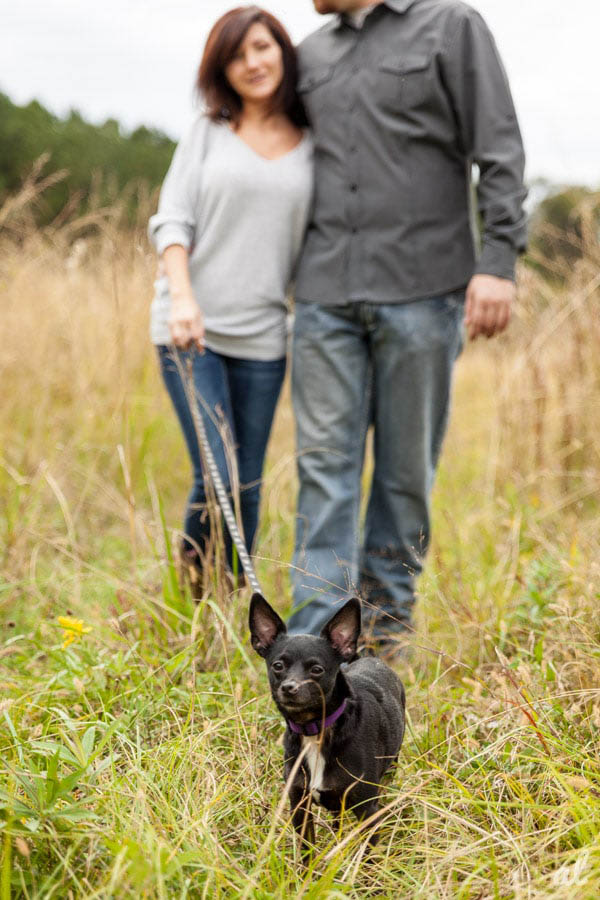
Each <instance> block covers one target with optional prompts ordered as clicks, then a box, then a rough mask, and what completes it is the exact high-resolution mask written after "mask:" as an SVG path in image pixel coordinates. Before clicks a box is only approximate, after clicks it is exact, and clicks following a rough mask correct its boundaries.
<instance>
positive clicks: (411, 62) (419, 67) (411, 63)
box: [379, 56, 430, 75]
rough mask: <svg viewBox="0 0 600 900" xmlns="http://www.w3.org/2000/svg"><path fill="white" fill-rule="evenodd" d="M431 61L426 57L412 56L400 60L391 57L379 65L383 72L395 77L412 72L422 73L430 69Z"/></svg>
mask: <svg viewBox="0 0 600 900" xmlns="http://www.w3.org/2000/svg"><path fill="white" fill-rule="evenodd" d="M429 63H430V59H429V58H428V57H425V56H411V57H406V56H405V57H404V58H402V59H398V57H391V58H390V59H384V60H383V61H382V62H380V63H379V68H380V69H381V70H382V71H383V72H391V73H392V74H393V75H408V74H410V73H411V72H422V71H424V70H425V69H428V68H429Z"/></svg>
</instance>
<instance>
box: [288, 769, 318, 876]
mask: <svg viewBox="0 0 600 900" xmlns="http://www.w3.org/2000/svg"><path fill="white" fill-rule="evenodd" d="M311 805H312V802H311V796H310V794H306V793H305V792H304V791H303V790H302V789H301V788H296V787H293V788H292V789H291V790H290V806H291V809H292V822H293V824H294V828H295V829H296V832H297V833H298V836H299V837H300V841H301V844H302V858H303V859H305V858H306V857H307V856H309V855H310V853H311V850H312V845H313V844H314V842H315V823H314V818H313V814H312V810H311Z"/></svg>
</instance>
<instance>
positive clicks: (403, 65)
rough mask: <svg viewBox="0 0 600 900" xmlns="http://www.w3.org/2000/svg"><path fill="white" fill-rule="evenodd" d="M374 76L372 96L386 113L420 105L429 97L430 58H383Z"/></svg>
mask: <svg viewBox="0 0 600 900" xmlns="http://www.w3.org/2000/svg"><path fill="white" fill-rule="evenodd" d="M376 77H377V85H376V87H375V90H376V95H377V97H378V99H379V100H380V102H381V105H382V106H383V107H384V108H385V109H386V110H389V111H390V112H400V111H402V110H409V109H413V108H415V107H419V106H422V105H423V104H426V103H427V102H428V100H429V99H430V98H431V94H432V89H433V86H432V64H431V58H430V57H425V56H413V57H403V58H400V59H399V58H398V57H386V58H385V59H383V60H382V61H381V62H380V63H379V64H378V66H377V73H376Z"/></svg>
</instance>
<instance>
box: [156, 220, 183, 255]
mask: <svg viewBox="0 0 600 900" xmlns="http://www.w3.org/2000/svg"><path fill="white" fill-rule="evenodd" d="M152 240H153V242H154V246H155V247H156V252H157V253H158V255H159V256H162V254H163V253H164V252H165V250H166V249H167V247H170V246H171V245H172V244H181V246H182V247H185V249H186V250H189V249H190V247H191V246H192V240H191V235H190V233H189V231H188V229H187V228H186V227H185V226H184V225H175V224H172V223H169V224H168V225H159V227H158V228H157V229H156V230H155V231H154V233H153V234H152Z"/></svg>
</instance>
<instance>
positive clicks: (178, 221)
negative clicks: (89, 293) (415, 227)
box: [150, 6, 312, 581]
mask: <svg viewBox="0 0 600 900" xmlns="http://www.w3.org/2000/svg"><path fill="white" fill-rule="evenodd" d="M196 87H197V89H198V91H199V93H200V95H201V97H202V99H203V102H204V104H205V112H204V113H203V115H201V116H199V117H198V119H197V120H196V121H195V122H194V124H193V126H192V128H191V130H190V132H189V133H188V135H187V136H186V138H185V139H184V140H182V141H181V143H180V144H179V145H178V147H177V150H176V151H175V155H174V157H173V161H172V163H171V167H170V169H169V172H168V174H167V177H166V179H165V182H164V184H163V187H162V191H161V195H160V202H159V208H158V213H157V214H156V215H155V216H153V217H152V219H151V220H150V235H151V238H152V240H153V242H154V244H155V246H156V249H157V251H158V253H159V255H160V259H161V262H160V270H159V275H160V276H161V277H159V279H158V281H157V284H156V295H155V298H154V302H153V304H152V319H151V332H152V340H153V342H154V343H155V344H156V345H157V348H158V354H159V359H160V365H161V370H162V375H163V379H164V382H165V385H166V388H167V390H168V392H169V395H170V397H171V400H172V401H173V405H174V407H175V411H176V413H177V415H178V417H179V421H180V423H181V427H182V429H183V434H184V437H185V440H186V443H187V447H188V451H189V454H190V457H191V460H192V464H193V471H194V483H193V487H192V491H191V494H190V496H189V500H188V507H187V513H186V518H185V526H184V532H185V537H184V539H183V546H182V552H183V556H184V560H185V561H186V564H187V566H188V567H189V568H190V569H191V570H192V580H193V581H195V580H197V578H198V576H199V575H200V574H201V571H202V562H203V560H204V557H205V555H206V552H207V549H208V547H209V538H210V521H209V516H208V515H207V510H206V491H205V484H204V477H203V472H202V463H201V454H200V450H199V447H198V442H197V439H196V432H195V429H194V424H193V419H192V414H191V411H190V407H189V404H188V400H187V397H186V391H185V383H184V381H183V380H182V374H181V373H182V371H186V367H191V372H192V374H193V383H194V387H195V391H196V396H197V402H198V407H199V409H200V411H201V412H202V415H203V417H204V422H205V426H206V430H207V433H208V438H209V441H210V443H211V447H212V450H213V453H214V455H215V458H216V461H217V465H218V467H219V471H220V473H221V476H222V477H223V480H224V482H225V484H226V485H230V486H232V487H234V488H235V484H236V481H235V475H234V472H232V471H230V469H231V468H232V465H231V462H232V461H231V455H232V454H231V448H234V453H233V455H234V456H235V462H236V464H237V476H238V477H239V485H240V492H239V506H240V510H241V520H242V527H243V531H244V534H245V538H246V543H247V546H248V548H249V549H250V552H251V548H252V546H253V543H254V539H255V535H256V528H257V524H258V508H259V500H260V480H261V476H262V469H263V463H264V456H265V450H266V446H267V441H268V437H269V432H270V429H271V424H272V421H273V416H274V413H275V407H276V404H277V399H278V397H279V392H280V389H281V384H282V381H283V377H284V373H285V353H286V315H287V310H286V296H287V292H288V286H289V282H290V279H291V276H292V273H293V269H294V265H295V262H296V258H297V255H298V253H299V250H300V246H301V242H302V238H303V234H304V229H305V226H306V221H307V216H308V210H309V204H310V200H311V194H312V144H311V139H310V136H309V135H308V132H306V130H305V129H304V126H305V125H306V119H305V115H304V111H303V108H302V105H301V103H300V101H299V100H298V97H297V95H296V55H295V51H294V48H293V46H292V43H291V41H290V38H289V36H288V34H287V32H286V31H285V29H284V28H283V26H282V25H281V23H280V22H279V21H278V20H277V19H276V18H274V17H273V16H272V15H271V14H269V13H267V12H265V11H264V10H261V9H259V8H258V7H256V6H253V7H244V8H238V9H233V10H231V11H230V12H228V13H226V14H225V15H224V16H223V17H222V18H220V19H219V20H218V22H217V23H216V24H215V26H214V27H213V29H212V31H211V33H210V35H209V38H208V41H207V44H206V49H205V51H204V55H203V58H202V62H201V64H200V68H199V72H198V78H197V83H196ZM178 362H179V363H180V364H178ZM227 447H229V448H230V449H229V452H228V450H227V449H226V448H227ZM233 468H234V470H235V468H236V466H234V467H233ZM237 499H238V497H236V500H237ZM227 555H228V563H229V565H230V566H231V565H232V551H231V543H230V542H228V544H227Z"/></svg>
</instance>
